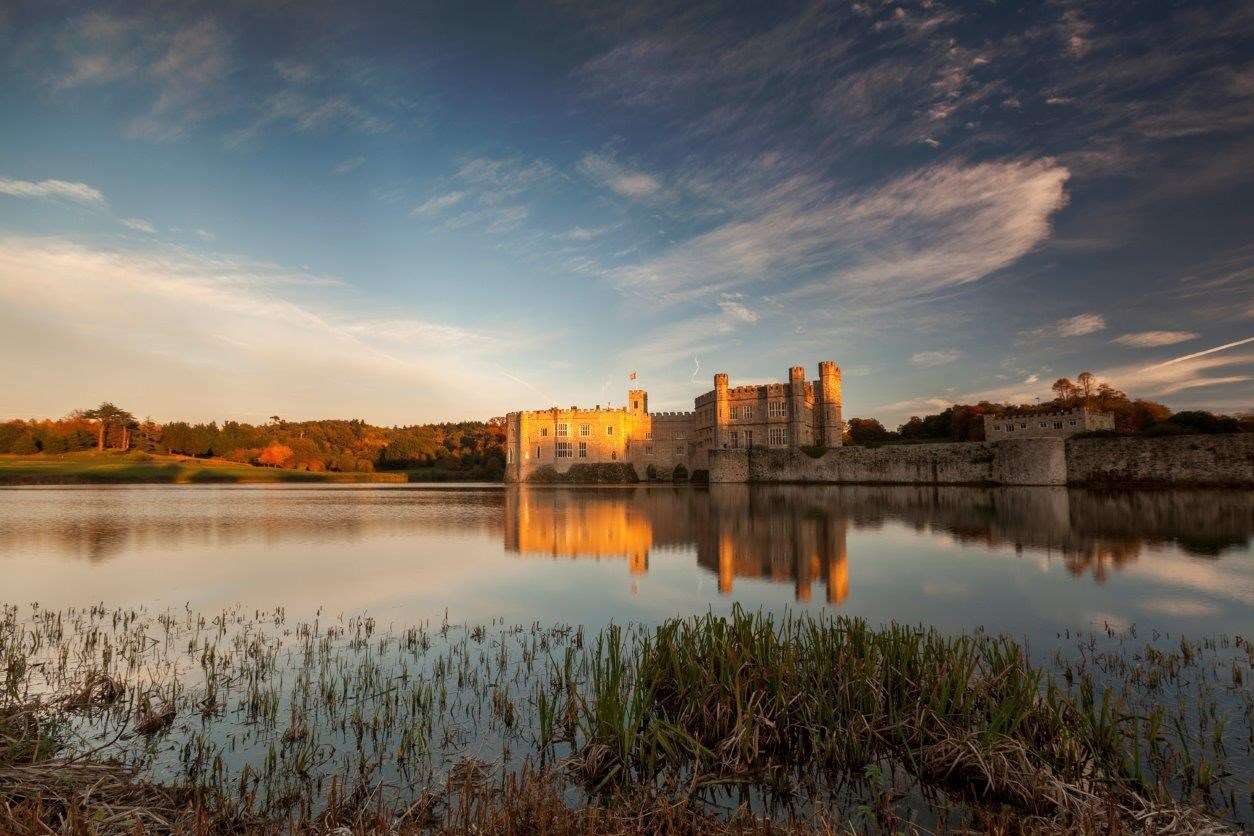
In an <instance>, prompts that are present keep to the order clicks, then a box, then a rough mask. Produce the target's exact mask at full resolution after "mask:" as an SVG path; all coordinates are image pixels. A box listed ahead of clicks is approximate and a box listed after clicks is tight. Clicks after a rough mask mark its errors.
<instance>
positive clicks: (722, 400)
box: [714, 372, 731, 450]
mask: <svg viewBox="0 0 1254 836" xmlns="http://www.w3.org/2000/svg"><path fill="white" fill-rule="evenodd" d="M727 385H728V384H727V373H726V372H719V373H718V374H716V375H714V449H716V450H721V449H724V448H726V447H728V446H730V442H731V438H730V436H729V434H728V424H730V423H731V405H730V404H729V402H728V394H727Z"/></svg>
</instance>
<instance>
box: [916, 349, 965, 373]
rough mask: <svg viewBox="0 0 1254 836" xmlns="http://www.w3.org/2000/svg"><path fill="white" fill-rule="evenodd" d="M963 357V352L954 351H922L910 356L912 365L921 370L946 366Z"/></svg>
mask: <svg viewBox="0 0 1254 836" xmlns="http://www.w3.org/2000/svg"><path fill="white" fill-rule="evenodd" d="M961 357H962V352H961V351H957V350H954V349H946V350H944V351H920V352H918V353H917V354H912V355H910V365H912V366H915V367H916V368H920V369H931V368H934V367H936V366H945V365H948V364H949V363H952V362H954V361H955V360H957V359H959V358H961Z"/></svg>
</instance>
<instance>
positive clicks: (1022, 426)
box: [1019, 421, 1028, 430]
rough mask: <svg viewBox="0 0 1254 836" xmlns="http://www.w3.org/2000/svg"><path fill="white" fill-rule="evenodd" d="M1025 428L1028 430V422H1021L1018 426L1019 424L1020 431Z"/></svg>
mask: <svg viewBox="0 0 1254 836" xmlns="http://www.w3.org/2000/svg"><path fill="white" fill-rule="evenodd" d="M1027 428H1028V422H1027V421H1022V422H1020V424H1019V429H1021V430H1026V429H1027Z"/></svg>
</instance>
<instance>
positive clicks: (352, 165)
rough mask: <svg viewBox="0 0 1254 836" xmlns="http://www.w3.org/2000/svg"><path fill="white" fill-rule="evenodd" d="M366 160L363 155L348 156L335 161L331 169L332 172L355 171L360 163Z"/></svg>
mask: <svg viewBox="0 0 1254 836" xmlns="http://www.w3.org/2000/svg"><path fill="white" fill-rule="evenodd" d="M365 161H366V158H365V157H349V158H348V159H347V160H342V161H340V162H339V163H336V165H335V168H333V169H331V173H332V174H348V173H349V172H350V171H356V170H357V169H358V168H361V165H362V163H364V162H365Z"/></svg>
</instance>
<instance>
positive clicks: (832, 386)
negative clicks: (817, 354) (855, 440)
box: [814, 360, 845, 447]
mask: <svg viewBox="0 0 1254 836" xmlns="http://www.w3.org/2000/svg"><path fill="white" fill-rule="evenodd" d="M814 401H815V403H814V406H815V410H814V411H815V418H816V420H815V423H816V424H817V427H816V430H817V432H818V438H817V439H816V443H818V444H821V445H823V446H824V447H839V446H840V445H841V443H842V436H843V434H844V430H845V422H844V417H843V416H842V414H841V394H840V366H838V365H836V364H835V363H833V362H832V361H831V360H824V361H822V362H821V363H819V388H818V391H817V392H815V393H814Z"/></svg>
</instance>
